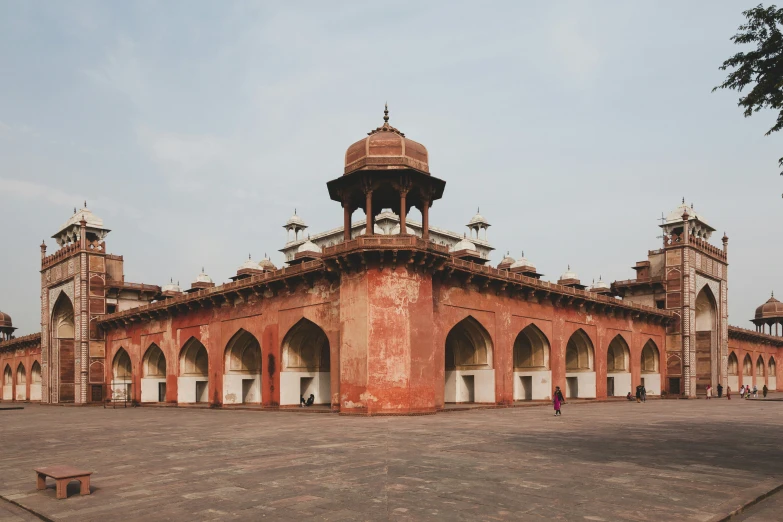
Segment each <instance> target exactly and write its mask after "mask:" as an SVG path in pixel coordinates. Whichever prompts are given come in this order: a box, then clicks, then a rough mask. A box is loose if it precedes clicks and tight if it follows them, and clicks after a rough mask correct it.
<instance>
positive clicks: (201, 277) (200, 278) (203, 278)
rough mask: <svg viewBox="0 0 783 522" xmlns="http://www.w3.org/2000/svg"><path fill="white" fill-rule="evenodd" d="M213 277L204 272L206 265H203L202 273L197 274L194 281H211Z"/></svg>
mask: <svg viewBox="0 0 783 522" xmlns="http://www.w3.org/2000/svg"><path fill="white" fill-rule="evenodd" d="M211 282H212V278H211V277H209V276H208V275H207V274H205V273H204V267H201V273H200V274H199V275H197V276H196V280H195V281H194V283H211Z"/></svg>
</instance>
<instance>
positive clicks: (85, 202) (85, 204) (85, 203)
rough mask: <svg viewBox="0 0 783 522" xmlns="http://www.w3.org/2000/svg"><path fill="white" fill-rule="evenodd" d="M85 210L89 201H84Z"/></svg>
mask: <svg viewBox="0 0 783 522" xmlns="http://www.w3.org/2000/svg"><path fill="white" fill-rule="evenodd" d="M84 208H87V200H86V199H85V200H84Z"/></svg>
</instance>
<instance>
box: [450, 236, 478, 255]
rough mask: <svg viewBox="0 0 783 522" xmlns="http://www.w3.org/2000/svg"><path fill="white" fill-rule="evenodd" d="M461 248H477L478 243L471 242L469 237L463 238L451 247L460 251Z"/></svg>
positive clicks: (454, 250) (455, 250)
mask: <svg viewBox="0 0 783 522" xmlns="http://www.w3.org/2000/svg"><path fill="white" fill-rule="evenodd" d="M460 250H473V251H475V250H476V245H474V244H473V243H471V242H470V241H468V240H467V238H464V237H463V238H462V241H460V242H459V243H457V244H456V245H454V246H453V247H452V249H451V251H452V252H459V251H460Z"/></svg>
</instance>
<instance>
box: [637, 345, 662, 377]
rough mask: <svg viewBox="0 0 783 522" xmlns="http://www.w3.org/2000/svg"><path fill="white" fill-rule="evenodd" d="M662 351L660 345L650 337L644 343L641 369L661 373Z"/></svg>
mask: <svg viewBox="0 0 783 522" xmlns="http://www.w3.org/2000/svg"><path fill="white" fill-rule="evenodd" d="M660 357H661V356H660V352H659V351H658V345H656V344H655V342H654V341H653V340H652V339H649V340H648V341H647V342H646V343H644V347H643V348H642V357H641V371H642V373H660V371H661V370H660V368H661V363H660Z"/></svg>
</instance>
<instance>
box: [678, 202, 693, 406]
mask: <svg viewBox="0 0 783 522" xmlns="http://www.w3.org/2000/svg"><path fill="white" fill-rule="evenodd" d="M689 217H690V216H689V215H688V211H687V210H686V211H685V212H683V214H682V240H681V242H682V244H683V246H684V247H687V245H688V243H689V242H690V237H689V236H690V231H689V230H688V228H689V225H688V218H689ZM689 254H690V252H689V249H688V248H683V249H682V380H683V392H684V394H685V396H686V397H693V396H695V395H696V378H695V374H694V370H695V369H696V353H695V351H694V350H693V344H694V342H695V339H694V335H693V326H694V325H693V320H694V317H693V315H694V314H691V301H692V300H693V299H692V296H691V276H690V262H689Z"/></svg>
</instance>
